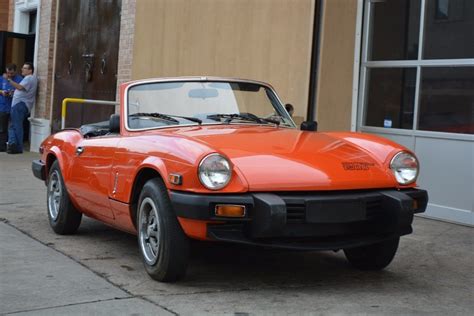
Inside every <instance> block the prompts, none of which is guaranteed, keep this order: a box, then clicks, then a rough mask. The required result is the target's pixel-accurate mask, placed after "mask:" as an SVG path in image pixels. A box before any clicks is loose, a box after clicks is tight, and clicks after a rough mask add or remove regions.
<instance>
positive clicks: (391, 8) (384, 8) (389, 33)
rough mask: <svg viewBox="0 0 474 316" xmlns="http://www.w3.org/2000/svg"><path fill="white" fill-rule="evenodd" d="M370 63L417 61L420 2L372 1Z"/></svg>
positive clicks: (401, 0)
mask: <svg viewBox="0 0 474 316" xmlns="http://www.w3.org/2000/svg"><path fill="white" fill-rule="evenodd" d="M372 8H373V17H372V18H373V20H372V26H371V29H372V41H371V48H370V51H369V58H368V59H369V60H405V59H417V58H418V34H419V28H420V1H419V0H412V1H410V0H384V1H380V2H373V3H372Z"/></svg>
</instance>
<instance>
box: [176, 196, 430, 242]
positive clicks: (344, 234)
mask: <svg viewBox="0 0 474 316" xmlns="http://www.w3.org/2000/svg"><path fill="white" fill-rule="evenodd" d="M170 198H171V202H172V205H173V207H174V210H175V212H176V215H177V216H178V217H182V218H187V219H194V220H203V221H208V222H211V223H209V224H208V225H207V237H208V238H209V239H211V240H218V241H227V242H236V243H245V244H253V245H261V246H267V247H276V248H291V249H313V250H326V249H341V248H350V247H357V246H361V245H365V244H371V243H375V242H378V241H382V240H385V239H389V238H394V237H398V236H401V235H406V234H409V233H411V232H412V228H411V224H412V221H413V215H414V214H415V213H421V212H424V211H425V209H426V206H427V203H428V194H427V192H426V191H425V190H419V189H407V190H370V191H338V192H296V193H294V192H288V193H279V192H278V193H247V194H213V195H202V194H192V193H183V192H178V191H172V192H171V193H170ZM218 204H220V205H222V204H231V205H244V206H245V207H246V214H245V217H243V218H223V217H218V216H216V215H215V206H216V205H218ZM212 221H216V222H219V223H216V224H213V223H212Z"/></svg>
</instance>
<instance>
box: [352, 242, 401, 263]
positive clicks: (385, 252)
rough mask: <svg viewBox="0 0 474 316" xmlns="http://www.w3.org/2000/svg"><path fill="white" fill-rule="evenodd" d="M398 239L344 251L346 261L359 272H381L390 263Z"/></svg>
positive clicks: (395, 250) (396, 247)
mask: <svg viewBox="0 0 474 316" xmlns="http://www.w3.org/2000/svg"><path fill="white" fill-rule="evenodd" d="M399 241H400V237H397V238H394V239H389V240H386V241H382V242H379V243H376V244H372V245H367V246H362V247H357V248H350V249H344V254H345V255H346V258H347V260H348V261H349V262H350V264H351V265H353V266H354V267H355V268H357V269H360V270H382V269H383V268H385V267H386V266H388V265H389V264H390V262H392V260H393V258H394V257H395V254H396V252H397V249H398V243H399Z"/></svg>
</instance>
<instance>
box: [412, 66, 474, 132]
mask: <svg viewBox="0 0 474 316" xmlns="http://www.w3.org/2000/svg"><path fill="white" fill-rule="evenodd" d="M421 76H422V77H421V95H420V114H419V117H420V119H419V126H418V128H419V129H421V130H428V131H439V132H448V133H466V134H474V67H458V68H455V67H442V68H423V69H422V72H421Z"/></svg>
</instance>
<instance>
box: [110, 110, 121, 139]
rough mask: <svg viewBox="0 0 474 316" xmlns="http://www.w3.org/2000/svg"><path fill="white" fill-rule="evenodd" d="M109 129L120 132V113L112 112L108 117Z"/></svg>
mask: <svg viewBox="0 0 474 316" xmlns="http://www.w3.org/2000/svg"><path fill="white" fill-rule="evenodd" d="M109 130H110V132H111V133H114V134H118V133H120V115H119V114H112V115H111V116H110V119H109Z"/></svg>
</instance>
